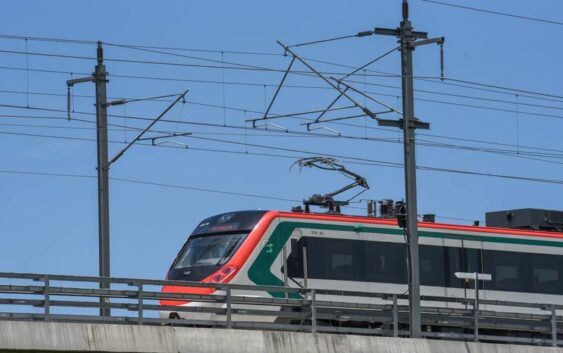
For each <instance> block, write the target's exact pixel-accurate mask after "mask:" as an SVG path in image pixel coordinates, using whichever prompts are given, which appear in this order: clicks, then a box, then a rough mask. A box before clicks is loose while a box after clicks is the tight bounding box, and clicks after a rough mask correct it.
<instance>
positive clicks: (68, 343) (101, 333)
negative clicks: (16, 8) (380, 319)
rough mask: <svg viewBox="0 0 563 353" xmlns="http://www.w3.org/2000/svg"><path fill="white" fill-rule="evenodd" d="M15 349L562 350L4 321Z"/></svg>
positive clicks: (166, 352) (560, 352)
mask: <svg viewBox="0 0 563 353" xmlns="http://www.w3.org/2000/svg"><path fill="white" fill-rule="evenodd" d="M16 350H18V351H28V352H29V351H42V352H45V351H55V352H64V351H74V352H143V353H184V352H189V353H246V352H248V353H332V352H334V353H336V352H346V353H367V352H369V353H452V352H453V353H458V352H459V353H548V352H549V353H563V348H551V347H538V346H523V345H510V344H488V343H473V342H462V341H441V340H427V339H410V338H392V337H376V336H358V335H342V334H320V333H316V334H313V333H295V332H275V331H258V330H238V329H237V330H232V329H211V328H186V327H171V326H142V325H120V324H90V323H68V322H65V323H59V322H32V321H0V352H2V351H16Z"/></svg>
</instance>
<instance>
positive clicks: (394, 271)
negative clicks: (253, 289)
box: [161, 211, 563, 321]
mask: <svg viewBox="0 0 563 353" xmlns="http://www.w3.org/2000/svg"><path fill="white" fill-rule="evenodd" d="M418 227H419V244H420V278H421V295H432V296H445V297H457V298H469V299H471V298H473V295H474V293H473V290H472V289H473V284H472V283H467V282H466V281H463V280H460V279H458V278H456V277H455V275H454V273H455V272H478V273H488V274H491V276H492V280H491V281H488V282H484V283H482V288H483V289H482V290H480V291H479V296H480V297H481V298H483V299H489V300H507V299H509V300H511V301H519V302H525V303H542V304H545V303H550V304H563V233H561V232H546V231H534V230H519V229H506V228H493V227H477V226H460V225H451V224H440V223H430V222H420V223H419V224H418ZM406 259H407V247H406V244H405V238H404V232H403V229H402V228H399V226H398V225H397V221H396V220H395V219H385V218H374V217H361V216H346V215H340V214H315V213H297V212H282V211H241V212H232V213H225V214H220V215H217V216H213V217H210V218H207V219H205V220H204V221H203V222H201V223H200V224H199V225H198V226H197V227H196V229H195V230H194V231H193V233H192V234H191V235H190V236H189V237H188V239H187V241H186V243H185V244H184V246H183V247H182V249H181V250H180V252H179V254H178V256H177V257H176V259H175V260H174V262H173V263H172V266H171V267H170V270H169V272H168V274H167V279H169V280H185V281H201V282H207V283H213V282H215V283H233V284H248V285H268V286H284V285H285V286H289V287H303V286H306V287H307V288H316V289H337V290H342V289H346V290H350V291H362V292H374V293H389V294H404V293H405V292H407V277H408V276H407V263H406ZM284 264H287V271H285V270H284V269H285V266H284ZM162 291H163V292H176V293H177V292H189V293H199V294H202V293H212V292H213V289H210V288H194V287H189V288H187V287H179V286H164V287H163V288H162ZM247 293H248V292H247ZM255 294H256V295H262V296H274V297H275V296H279V295H283V294H282V293H280V292H272V293H266V292H260V293H255ZM322 299H323V298H320V296H319V300H322ZM338 300H339V301H345V300H346V298H345V297H338ZM365 300H368V299H365ZM369 300H372V299H369ZM350 301H353V302H358V298H350ZM161 304H163V305H204V304H203V303H197V302H195V303H190V302H178V301H166V300H163V301H161ZM207 305H210V304H207ZM438 305H440V304H438ZM443 305H444V306H446V307H447V306H449V305H455V304H449V303H443ZM457 305H459V304H457ZM515 310H516V311H517V310H518V309H517V308H516V309H515ZM169 314H170V313H169V312H163V313H161V315H162V316H165V317H168V315H169ZM179 314H180V316H181V317H185V318H191V319H205V320H224V317H219V316H220V315H219V314H212V313H193V312H189V313H188V312H183V313H182V312H180V313H179ZM263 319H264V318H262V320H263ZM270 319H271V320H272V321H275V320H276V318H275V317H273V318H270Z"/></svg>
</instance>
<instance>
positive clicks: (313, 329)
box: [311, 289, 317, 333]
mask: <svg viewBox="0 0 563 353" xmlns="http://www.w3.org/2000/svg"><path fill="white" fill-rule="evenodd" d="M311 332H312V333H316V332H317V292H316V291H315V290H314V289H311Z"/></svg>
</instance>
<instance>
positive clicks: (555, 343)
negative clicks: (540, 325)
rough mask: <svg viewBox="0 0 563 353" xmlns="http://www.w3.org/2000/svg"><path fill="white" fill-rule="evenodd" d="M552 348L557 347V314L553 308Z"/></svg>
mask: <svg viewBox="0 0 563 353" xmlns="http://www.w3.org/2000/svg"><path fill="white" fill-rule="evenodd" d="M551 346H552V347H557V312H556V311H555V306H552V307H551Z"/></svg>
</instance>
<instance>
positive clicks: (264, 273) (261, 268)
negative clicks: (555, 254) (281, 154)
mask: <svg viewBox="0 0 563 353" xmlns="http://www.w3.org/2000/svg"><path fill="white" fill-rule="evenodd" d="M296 228H306V229H319V230H333V231H342V232H361V233H375V234H388V235H400V236H403V231H402V230H401V229H389V228H375V227H366V226H363V225H362V226H361V227H357V226H356V225H341V224H326V223H305V222H289V221H283V222H280V224H279V225H278V226H277V227H276V228H275V229H274V231H273V233H272V236H271V237H270V241H269V242H268V244H266V246H264V249H262V251H261V252H260V254H258V257H257V258H256V260H255V261H254V263H253V264H252V266H250V269H249V270H248V278H249V279H250V280H251V281H252V282H254V283H255V284H257V285H267V286H283V281H282V280H281V279H279V278H278V277H276V276H275V275H274V274H273V273H272V272H271V271H270V268H271V267H272V264H273V263H274V260H275V259H276V258H277V257H278V255H279V253H280V252H281V250H282V247H283V245H284V244H285V243H287V240H288V239H289V237H290V236H291V233H293V231H294V230H295V229H296ZM419 235H420V236H421V237H429V238H446V239H458V240H461V239H463V240H470V241H471V240H473V241H484V242H489V243H504V244H507V243H510V244H518V245H536V246H553V247H563V242H558V241H549V240H541V239H521V238H508V237H494V236H492V237H489V236H477V235H471V234H452V233H439V232H429V231H419ZM269 293H270V295H272V296H273V297H278V298H279V297H282V298H283V297H284V293H281V292H269ZM290 298H296V299H297V298H301V296H300V295H299V294H297V293H291V294H290Z"/></svg>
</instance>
